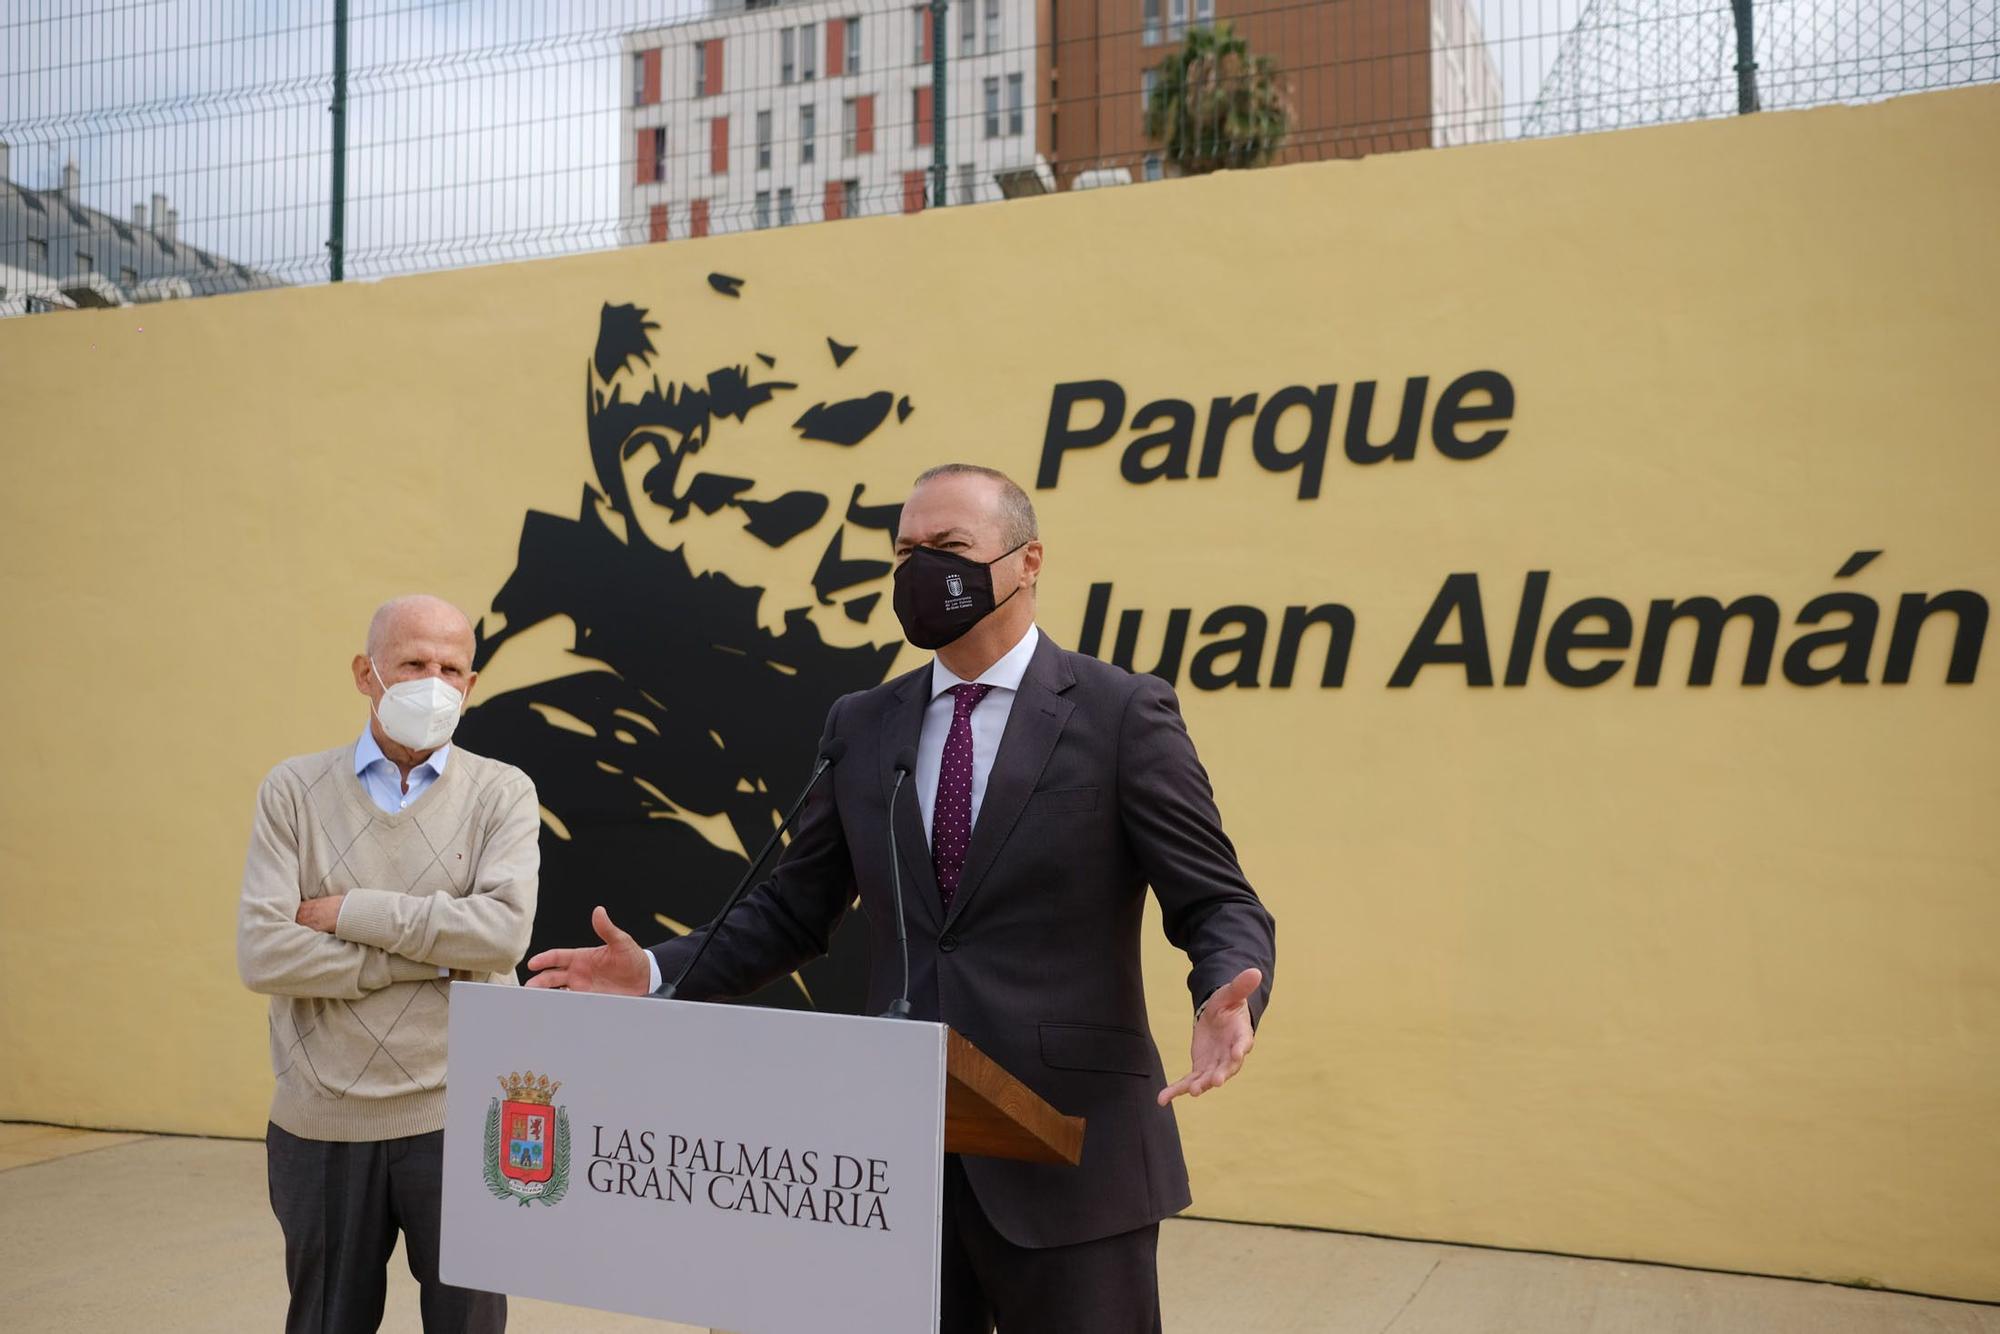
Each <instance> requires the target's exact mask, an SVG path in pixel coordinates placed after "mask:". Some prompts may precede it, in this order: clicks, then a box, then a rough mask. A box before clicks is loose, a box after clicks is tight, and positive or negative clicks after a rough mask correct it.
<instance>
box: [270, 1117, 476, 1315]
mask: <svg viewBox="0 0 2000 1334" xmlns="http://www.w3.org/2000/svg"><path fill="white" fill-rule="evenodd" d="M264 1147H265V1158H266V1161H267V1164H268V1167H269V1172H270V1187H271V1212H272V1213H274V1214H276V1215H277V1216H278V1226H279V1227H281V1228H283V1229H284V1233H285V1278H286V1279H287V1280H288V1281H289V1282H290V1283H291V1286H292V1305H291V1309H290V1311H288V1312H287V1313H286V1315H285V1334H374V1331H375V1329H376V1328H377V1327H378V1326H380V1325H381V1323H382V1302H383V1298H384V1296H385V1295H386V1293H387V1290H388V1266H389V1256H390V1255H391V1254H392V1253H393V1252H394V1251H395V1249H396V1233H397V1232H399V1231H400V1232H401V1233H402V1234H403V1248H404V1250H405V1252H407V1254H408V1256H409V1261H410V1276H411V1277H412V1278H414V1279H416V1280H417V1285H418V1287H419V1288H420V1289H421V1297H420V1305H421V1308H422V1311H423V1317H424V1331H425V1334H501V1331H503V1330H505V1329H506V1328H507V1299H506V1298H505V1297H502V1296H500V1295H498V1294H497V1293H491V1292H475V1291H473V1290H472V1289H470V1288H454V1287H452V1286H450V1285H449V1284H446V1283H442V1282H440V1281H439V1280H438V1210H439V1207H440V1204H441V1202H442V1200H443V1193H442V1187H443V1183H444V1132H443V1131H441V1130H439V1131H432V1132H431V1133H430V1134H428V1135H412V1136H410V1137H409V1138H407V1139H390V1140H364V1141H359V1142H355V1143H346V1142H338V1141H333V1140H317V1139H300V1138H299V1137H298V1136H296V1135H293V1134H291V1133H289V1132H287V1131H285V1130H282V1129H280V1128H279V1127H278V1126H276V1125H272V1126H270V1127H269V1128H268V1129H267V1131H266V1132H265V1137H264Z"/></svg>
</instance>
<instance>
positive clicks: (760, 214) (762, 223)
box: [757, 190, 771, 231]
mask: <svg viewBox="0 0 2000 1334" xmlns="http://www.w3.org/2000/svg"><path fill="white" fill-rule="evenodd" d="M770 225H771V192H770V191H769V190H759V191H758V192H757V230H758V231H763V230H764V229H765V228H766V227H769V226H770Z"/></svg>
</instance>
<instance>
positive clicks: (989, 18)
mask: <svg viewBox="0 0 2000 1334" xmlns="http://www.w3.org/2000/svg"><path fill="white" fill-rule="evenodd" d="M999 49H1000V0H986V54H987V55H989V56H990V55H992V54H993V53H994V52H995V51H998V50H999Z"/></svg>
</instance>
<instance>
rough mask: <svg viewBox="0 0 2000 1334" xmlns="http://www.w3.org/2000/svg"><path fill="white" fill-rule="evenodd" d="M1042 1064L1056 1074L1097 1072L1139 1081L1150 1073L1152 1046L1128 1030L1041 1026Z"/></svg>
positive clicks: (1090, 1025)
mask: <svg viewBox="0 0 2000 1334" xmlns="http://www.w3.org/2000/svg"><path fill="white" fill-rule="evenodd" d="M1042 1063H1043V1064H1044V1065H1052V1066H1055V1067H1056V1068H1057V1069H1059V1070H1098V1071H1102V1072H1105V1073H1108V1074H1117V1075H1138V1076H1139V1077H1140V1078H1142V1079H1143V1078H1146V1077H1148V1076H1150V1075H1151V1074H1152V1073H1153V1064H1154V1057H1153V1043H1152V1039H1150V1038H1148V1037H1147V1036H1146V1035H1145V1034H1143V1033H1135V1032H1133V1031H1132V1030H1131V1029H1129V1028H1105V1027H1102V1026H1100V1025H1098V1024H1043V1025H1042Z"/></svg>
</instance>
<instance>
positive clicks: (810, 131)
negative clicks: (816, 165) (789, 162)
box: [799, 102, 819, 165]
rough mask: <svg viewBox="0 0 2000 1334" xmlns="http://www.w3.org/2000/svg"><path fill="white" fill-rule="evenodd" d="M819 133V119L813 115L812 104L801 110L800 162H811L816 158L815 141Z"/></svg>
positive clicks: (807, 104)
mask: <svg viewBox="0 0 2000 1334" xmlns="http://www.w3.org/2000/svg"><path fill="white" fill-rule="evenodd" d="M818 131H819V125H818V117H817V116H815V115H814V114H813V106H812V103H810V102H808V103H806V104H805V105H804V106H802V107H800V108H799V162H800V164H801V165H803V164H805V163H808V162H811V161H812V160H813V156H814V147H813V139H814V136H815V135H816V134H817V133H818Z"/></svg>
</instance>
